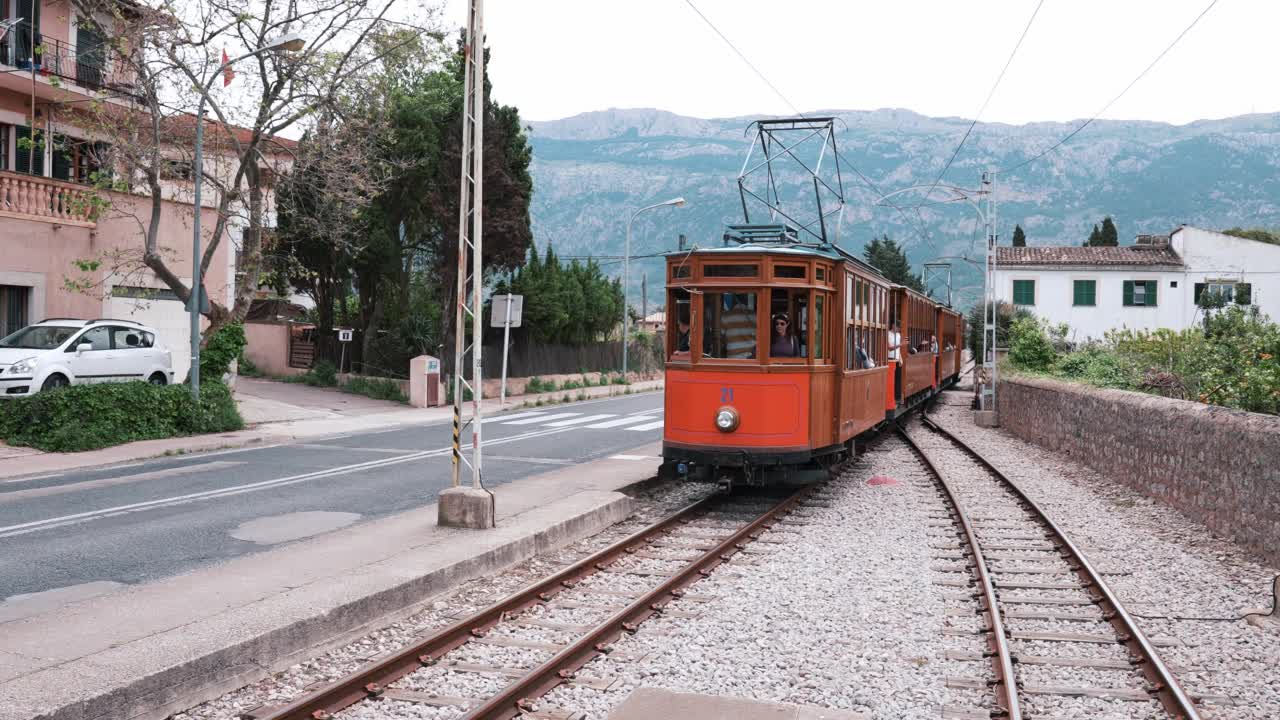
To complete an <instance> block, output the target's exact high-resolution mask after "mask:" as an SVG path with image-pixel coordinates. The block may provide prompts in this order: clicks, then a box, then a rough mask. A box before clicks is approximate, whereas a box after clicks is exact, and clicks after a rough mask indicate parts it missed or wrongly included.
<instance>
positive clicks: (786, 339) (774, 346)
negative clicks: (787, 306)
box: [769, 314, 800, 357]
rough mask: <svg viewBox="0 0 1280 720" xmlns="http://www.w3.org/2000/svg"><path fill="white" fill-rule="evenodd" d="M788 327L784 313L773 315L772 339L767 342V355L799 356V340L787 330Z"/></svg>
mask: <svg viewBox="0 0 1280 720" xmlns="http://www.w3.org/2000/svg"><path fill="white" fill-rule="evenodd" d="M788 327H789V324H788V322H787V316H786V315H782V314H778V315H774V316H773V335H772V338H773V341H772V342H771V343H770V344H769V355H770V356H771V357H799V356H800V340H799V338H797V337H796V336H795V335H792V334H791V333H789V332H788V331H787V329H788Z"/></svg>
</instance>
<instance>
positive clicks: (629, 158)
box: [531, 109, 1280, 305]
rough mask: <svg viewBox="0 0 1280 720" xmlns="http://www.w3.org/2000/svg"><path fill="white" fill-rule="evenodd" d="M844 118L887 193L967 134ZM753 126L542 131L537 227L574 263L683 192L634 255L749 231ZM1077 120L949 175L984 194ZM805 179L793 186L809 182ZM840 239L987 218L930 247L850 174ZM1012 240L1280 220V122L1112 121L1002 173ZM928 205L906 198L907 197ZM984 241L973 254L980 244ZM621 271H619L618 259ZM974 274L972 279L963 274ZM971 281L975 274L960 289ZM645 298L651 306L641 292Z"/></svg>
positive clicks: (969, 157) (1020, 132)
mask: <svg viewBox="0 0 1280 720" xmlns="http://www.w3.org/2000/svg"><path fill="white" fill-rule="evenodd" d="M821 114H826V115H835V116H837V117H839V118H840V120H841V121H842V124H840V125H839V127H840V132H839V133H838V136H837V142H838V143H839V146H840V150H841V154H842V155H844V157H845V158H846V159H848V160H849V161H850V162H852V163H853V164H854V165H855V166H856V167H857V168H858V170H860V171H861V172H862V173H864V174H865V175H866V176H868V177H869V178H871V179H872V180H874V181H875V182H876V183H877V184H878V185H879V187H880V189H881V190H882V191H884V192H892V191H893V190H895V189H899V188H903V187H907V186H909V185H915V184H924V183H929V182H932V181H933V179H934V177H936V175H937V173H938V171H939V170H941V169H942V165H943V163H944V162H945V161H946V159H947V157H948V156H949V155H950V153H951V151H952V149H953V148H954V147H955V143H956V142H957V141H958V140H959V138H960V137H961V135H963V133H964V131H965V128H966V127H967V126H968V122H969V121H967V120H963V119H961V118H931V117H925V116H923V115H918V114H916V113H913V112H911V111H909V110H875V111H870V112H864V111H822V113H821ZM752 119H754V118H746V117H743V118H719V119H711V120H703V119H698V118H690V117H683V116H680V115H675V114H672V113H668V112H663V111H660V110H651V109H637V110H606V111H603V112H591V113H584V114H582V115H577V116H574V117H571V118H565V119H563V120H554V121H548V122H535V123H531V126H532V128H533V132H532V142H533V148H534V161H533V175H534V187H535V193H534V198H533V222H534V233H535V237H536V238H537V240H538V243H539V245H542V244H543V243H545V242H547V241H548V240H549V241H551V242H553V243H554V245H555V248H556V251H557V252H558V253H560V254H564V255H573V254H583V255H585V254H594V255H619V254H621V252H622V246H623V236H624V233H625V230H626V221H627V219H628V217H630V213H631V211H633V210H634V209H635V208H639V207H641V206H643V205H647V204H651V203H654V202H659V201H661V200H665V199H667V198H670V197H673V196H676V195H682V196H684V197H685V198H686V199H688V201H689V205H688V206H687V207H686V208H684V209H680V210H671V211H667V210H663V211H657V212H654V213H649V214H646V215H644V216H642V217H641V219H639V220H637V222H636V228H635V235H634V241H635V247H634V248H633V253H637V254H640V253H646V252H653V251H655V250H660V249H669V248H674V246H675V243H676V240H675V238H676V236H677V234H679V233H684V234H685V235H687V236H688V237H689V239H690V240H691V241H693V242H697V243H699V244H701V245H703V246H706V245H708V244H719V242H720V231H721V228H722V227H723V225H724V223H726V222H741V219H742V210H741V205H740V204H739V201H738V194H737V186H736V182H735V181H736V177H737V173H738V171H739V169H740V167H741V164H742V160H743V156H744V153H745V152H746V150H747V147H748V145H747V139H746V138H745V136H744V135H743V130H744V128H745V127H746V126H747V124H748V122H750V121H751V120H752ZM1078 124H1079V122H1078V121H1077V122H1072V123H1032V124H1028V125H1020V126H1013V125H1005V124H1000V123H979V124H978V126H977V127H976V128H975V129H974V132H973V135H972V136H971V137H970V139H969V141H968V142H967V143H966V145H965V148H964V150H963V152H962V153H961V154H960V157H959V158H957V159H956V161H955V163H954V164H953V165H952V167H951V169H950V171H948V173H947V179H946V182H950V183H953V184H956V185H961V186H966V187H974V186H976V185H977V184H978V178H979V176H980V174H981V171H982V170H983V169H984V168H988V167H1009V166H1012V165H1016V164H1017V163H1019V162H1021V161H1022V160H1025V159H1026V158H1028V157H1031V156H1033V155H1034V154H1036V153H1037V152H1039V151H1040V150H1041V149H1043V148H1045V147H1047V146H1049V145H1051V144H1053V143H1054V142H1056V141H1057V140H1058V139H1059V138H1061V137H1062V136H1064V135H1066V134H1067V133H1068V132H1070V131H1071V129H1072V128H1074V127H1075V126H1076V125H1078ZM801 179H802V178H801V177H800V176H799V175H794V176H791V177H790V180H791V181H793V182H796V183H798V182H799V181H800V180H801ZM845 187H846V197H847V200H848V204H849V207H848V209H847V211H846V215H845V223H844V232H843V234H842V238H841V244H842V245H843V246H845V247H846V248H848V249H850V250H853V251H855V252H857V251H860V250H861V248H862V245H863V244H864V243H865V242H866V241H867V240H869V239H870V238H871V237H872V236H876V235H879V234H880V233H888V234H889V235H890V237H893V238H896V239H899V240H903V241H908V242H909V243H910V244H909V248H910V255H911V257H912V260H913V261H914V262H916V263H920V262H923V261H925V260H928V259H931V258H934V257H938V256H944V255H963V254H965V253H966V252H967V251H968V250H969V248H970V246H971V244H972V243H973V238H974V217H975V216H974V213H973V212H972V210H970V209H968V206H967V205H965V204H963V203H953V204H949V205H941V206H929V207H923V208H921V209H920V217H921V219H922V220H923V226H924V227H925V228H926V229H927V231H928V237H927V239H925V240H924V241H919V240H918V239H917V238H918V236H919V233H918V232H917V231H916V229H915V227H913V225H912V224H909V223H908V221H907V219H905V218H904V217H903V216H901V215H900V214H899V213H897V212H895V211H894V210H892V209H890V208H887V207H883V206H880V207H877V206H875V202H876V200H877V199H878V198H877V196H876V194H875V193H874V192H872V191H871V190H870V189H869V188H868V187H867V186H866V185H865V184H863V183H861V182H860V181H858V180H857V179H856V178H855V177H853V176H852V175H851V174H850V175H847V176H846V178H845ZM997 197H998V198H999V201H1000V212H999V215H1000V234H1001V237H1002V239H1003V240H1004V242H1008V238H1009V237H1010V236H1011V235H1012V231H1013V225H1014V223H1021V224H1022V227H1023V228H1024V229H1025V230H1026V232H1027V238H1028V242H1029V243H1030V244H1033V245H1034V244H1079V243H1081V242H1083V241H1084V239H1085V238H1086V237H1088V235H1089V230H1090V229H1091V228H1092V226H1093V223H1095V222H1097V221H1098V220H1099V219H1101V217H1102V216H1103V215H1105V214H1110V215H1111V216H1112V217H1114V218H1115V220H1116V224H1117V226H1118V227H1119V230H1120V237H1121V241H1122V242H1132V238H1133V236H1134V235H1136V234H1138V233H1157V232H1168V231H1169V230H1171V229H1173V228H1174V227H1176V226H1177V225H1178V224H1180V223H1190V224H1194V225H1197V226H1200V227H1207V228H1225V227H1232V226H1245V227H1253V226H1268V227H1276V226H1280V114H1270V115H1248V116H1242V117H1236V118H1227V119H1223V120H1200V121H1197V122H1194V123H1190V124H1188V125H1182V126H1173V125H1166V124H1162V123H1153V122H1125V121H1099V122H1096V123H1094V124H1092V125H1091V126H1090V127H1089V128H1088V129H1086V130H1085V131H1084V132H1082V133H1080V134H1079V135H1077V136H1076V137H1074V138H1073V139H1072V140H1071V141H1070V142H1069V143H1067V144H1066V145H1064V146H1063V147H1061V148H1059V149H1058V150H1057V151H1056V152H1054V153H1052V154H1050V155H1048V156H1046V157H1044V158H1042V159H1040V160H1039V161H1037V162H1035V163H1033V164H1031V165H1029V166H1027V167H1025V168H1022V169H1020V170H1017V171H1014V172H1011V173H1008V174H1005V175H1001V176H1000V177H999V179H998V195H997ZM913 198H918V196H912V195H906V196H900V198H899V199H898V202H899V204H908V203H910V202H911V201H912V200H913ZM980 247H981V244H980V242H979V243H978V244H977V245H976V246H975V250H977V249H980ZM658 268H660V265H659V264H658V263H657V262H656V261H647V262H640V263H635V264H633V268H632V269H633V272H634V278H633V287H636V288H638V286H639V276H640V272H641V271H642V270H644V269H647V270H648V271H649V274H650V280H651V282H650V295H649V297H650V304H651V305H653V304H654V303H655V301H659V302H660V300H657V299H658V298H660V295H661V293H660V290H655V288H660V287H661V284H662V283H661V272H660V270H659V269H658ZM608 269H609V270H610V271H615V270H616V271H619V272H620V267H619V266H616V265H610V266H608ZM965 275H967V273H966V274H965ZM964 282H968V283H971V282H972V276H968V277H965V276H964V275H962V276H961V278H960V279H959V280H958V281H957V283H956V284H957V285H960V284H961V283H964ZM637 300H638V299H637Z"/></svg>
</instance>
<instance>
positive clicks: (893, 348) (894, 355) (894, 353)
mask: <svg viewBox="0 0 1280 720" xmlns="http://www.w3.org/2000/svg"><path fill="white" fill-rule="evenodd" d="M900 345H902V334H901V333H900V332H899V325H898V323H897V321H896V320H895V321H894V323H893V329H892V330H890V331H889V359H890V360H897V359H898V347H899V346H900Z"/></svg>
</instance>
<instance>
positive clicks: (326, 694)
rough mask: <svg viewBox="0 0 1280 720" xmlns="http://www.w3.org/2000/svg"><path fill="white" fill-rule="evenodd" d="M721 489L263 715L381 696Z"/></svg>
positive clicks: (323, 710) (699, 509) (685, 515)
mask: <svg viewBox="0 0 1280 720" xmlns="http://www.w3.org/2000/svg"><path fill="white" fill-rule="evenodd" d="M718 500H719V496H718V495H710V496H708V497H706V498H703V499H702V500H699V501H698V502H695V503H692V504H690V505H688V506H686V507H684V508H683V509H681V510H679V511H678V512H676V513H674V514H672V515H670V516H668V517H666V518H664V519H663V520H661V521H659V522H657V523H655V524H653V525H650V526H648V527H646V528H644V529H642V530H640V531H638V532H636V533H633V534H632V535H629V536H628V537H626V538H624V539H622V540H620V541H618V542H616V543H614V544H612V545H610V546H609V547H607V548H604V549H603V550H600V551H599V552H597V553H595V554H593V555H591V556H590V557H587V558H584V559H582V560H579V561H578V562H576V563H574V564H573V565H570V566H569V567H567V568H565V569H563V570H561V571H560V572H557V573H555V574H554V575H551V576H549V577H547V578H544V579H542V580H539V581H537V582H535V583H533V584H532V585H529V586H528V587H526V588H524V589H522V590H519V591H517V592H515V593H513V594H512V595H510V596H508V597H506V598H504V599H503V600H500V601H498V602H497V603H496V604H494V605H491V606H489V607H487V608H485V609H483V610H480V611H479V612H477V613H475V614H473V615H471V616H469V617H466V618H463V619H462V620H459V621H458V622H455V623H454V624H452V625H449V626H448V627H445V628H442V629H441V630H439V631H437V632H435V633H432V634H431V636H430V637H427V638H425V639H423V640H422V641H421V642H418V643H415V644H414V645H411V646H409V647H406V648H404V649H402V650H400V651H399V652H397V653H395V654H393V655H390V656H388V657H386V658H385V659H383V660H380V661H377V662H374V663H371V664H369V665H367V666H365V667H362V668H361V669H360V670H358V671H357V672H355V673H353V674H351V675H348V676H346V677H344V678H341V679H339V680H337V681H335V682H333V683H330V684H329V685H326V686H325V687H323V688H320V689H319V690H316V691H315V692H313V693H311V694H309V695H305V696H303V697H301V698H299V699H297V700H295V701H293V702H291V703H289V704H288V705H285V706H284V707H281V708H278V709H276V710H275V711H273V712H271V713H270V714H268V715H266V716H264V718H263V720H325V719H326V718H329V717H332V716H333V715H334V714H336V713H338V712H339V711H341V710H343V709H344V708H347V707H350V706H351V705H354V704H355V703H358V702H360V701H362V700H365V699H367V698H370V697H377V696H378V695H380V694H382V692H383V690H384V689H385V688H386V687H387V686H388V685H390V684H391V683H393V682H395V681H396V680H399V679H400V678H402V677H404V676H406V675H409V674H410V673H412V672H415V671H417V670H419V669H421V668H423V667H425V666H428V665H432V664H434V663H435V662H436V661H437V660H439V659H440V657H441V656H443V655H445V654H447V653H449V652H451V651H453V650H455V649H457V648H459V647H461V646H462V645H464V644H466V643H467V642H468V641H469V640H471V639H472V638H473V637H478V636H480V635H483V634H484V632H485V631H486V630H488V629H489V628H491V627H493V626H494V625H496V624H498V623H499V622H502V621H503V620H504V619H506V617H507V616H508V615H512V614H515V613H518V612H521V611H523V610H525V609H527V608H530V607H532V606H534V605H536V604H538V603H543V602H547V601H548V600H550V599H551V598H553V597H554V596H555V595H557V594H558V593H560V592H562V591H563V590H566V589H569V588H572V587H573V586H574V585H576V584H577V583H578V581H580V580H581V579H582V578H584V577H587V576H589V575H593V574H595V573H597V572H599V571H600V570H601V569H602V568H603V567H604V566H606V565H607V564H608V563H610V562H612V561H614V560H616V559H618V558H620V557H622V556H624V555H626V554H627V553H628V552H629V551H634V546H636V545H638V544H641V543H644V542H646V541H647V540H649V539H651V538H654V537H655V536H658V535H661V534H663V533H665V532H667V531H668V530H669V529H670V528H672V527H673V526H675V525H678V524H681V523H683V522H685V521H687V520H690V519H692V518H694V517H696V516H698V515H700V514H702V513H704V512H705V511H706V510H707V509H708V508H709V507H711V505H712V504H713V503H714V502H717V501H718Z"/></svg>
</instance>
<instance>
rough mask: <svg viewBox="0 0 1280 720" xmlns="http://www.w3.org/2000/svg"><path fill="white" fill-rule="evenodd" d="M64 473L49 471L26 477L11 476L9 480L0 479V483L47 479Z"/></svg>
mask: <svg viewBox="0 0 1280 720" xmlns="http://www.w3.org/2000/svg"><path fill="white" fill-rule="evenodd" d="M63 475H66V473H51V474H49V475H31V476H28V477H20V478H12V479H9V480H0V485H8V484H9V483H20V482H31V481H32V480H48V479H49V478H56V477H62V476H63Z"/></svg>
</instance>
